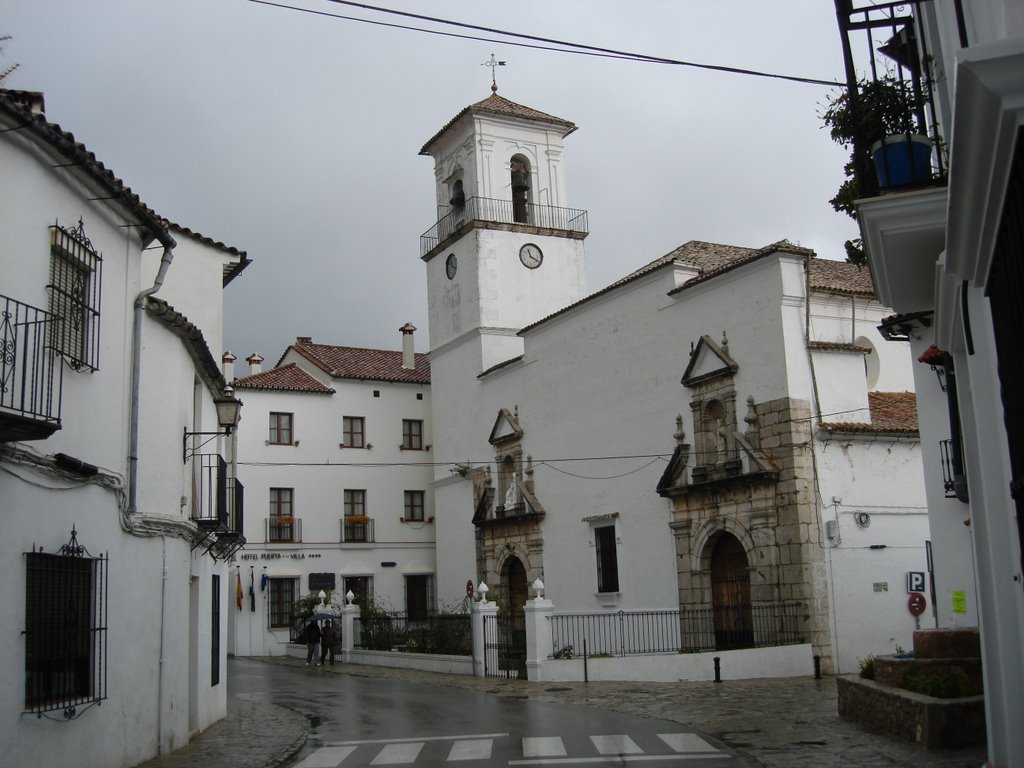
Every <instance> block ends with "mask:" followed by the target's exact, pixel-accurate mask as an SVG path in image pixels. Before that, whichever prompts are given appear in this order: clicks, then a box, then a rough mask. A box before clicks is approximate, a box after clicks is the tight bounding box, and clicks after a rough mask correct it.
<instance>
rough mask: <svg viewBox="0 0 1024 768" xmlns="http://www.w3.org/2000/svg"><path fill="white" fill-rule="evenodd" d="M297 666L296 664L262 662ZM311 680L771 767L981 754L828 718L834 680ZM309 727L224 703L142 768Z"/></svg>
mask: <svg viewBox="0 0 1024 768" xmlns="http://www.w3.org/2000/svg"><path fill="white" fill-rule="evenodd" d="M260 661H263V662H265V663H268V664H279V665H285V666H294V667H297V668H301V667H303V666H304V665H303V662H302V661H301V660H300V659H292V658H287V657H280V656H278V657H273V658H265V659H260ZM305 674H310V675H353V676H360V677H372V678H388V679H397V680H406V681H409V682H417V683H429V684H431V685H435V686H449V687H458V688H465V689H470V690H476V691H483V692H485V693H490V694H493V695H496V696H508V697H513V698H521V699H534V700H538V701H554V702H561V703H567V704H576V705H579V706H584V707H594V708H598V709H605V710H611V711H615V712H623V713H627V714H631V715H640V716H643V717H655V718H660V719H663V720H670V721H673V722H677V723H680V724H683V725H687V726H691V727H693V728H695V729H697V730H700V731H704V732H706V733H708V734H710V735H711V736H714V737H715V738H717V739H719V740H721V741H722V742H724V743H725V744H727V745H729V746H730V747H733V748H734V749H737V750H739V751H741V752H743V753H745V754H746V755H748V756H751V757H753V758H754V759H755V760H757V761H758V762H760V763H761V764H762V765H764V766H768V767H770V768H810V767H811V766H813V767H814V768H820V767H822V766H865V768H910V767H911V766H913V767H914V768H980V766H982V765H983V764H984V762H985V750H984V748H983V747H980V746H979V747H974V748H968V749H962V750H956V751H950V752H929V751H927V750H925V749H924V748H923V747H920V746H918V745H915V744H908V743H905V742H900V741H896V740H894V739H891V738H890V737H888V736H885V735H881V734H877V733H873V732H871V731H868V730H866V729H865V728H862V727H861V726H859V725H857V724H854V723H850V722H847V721H845V720H842V719H840V718H839V716H838V715H837V714H836V682H835V678H832V677H826V678H824V679H822V680H814V679H813V678H810V677H807V678H782V679H780V678H777V679H769V680H733V681H730V680H726V681H723V682H721V683H636V682H633V683H628V682H594V683H531V682H526V681H519V680H499V679H494V678H479V677H467V676H462V675H442V674H437V673H431V672H418V671H413V670H400V669H387V668H383V667H369V666H362V665H355V664H339V665H337V666H333V667H320V668H313V669H310V670H305ZM308 732H309V725H308V723H307V722H306V721H305V720H304V718H302V717H301V716H299V715H298V714H297V713H295V712H292V711H290V710H288V709H285V708H283V707H279V706H270V707H268V706H266V705H258V706H257V705H254V704H252V703H249V702H246V701H243V700H240V699H238V698H236V697H231V698H230V700H229V704H228V716H227V717H226V718H225V719H224V720H222V721H221V722H219V723H216V724H215V725H213V726H212V727H211V728H209V729H208V730H207V731H205V732H204V733H203V734H201V735H200V736H199V737H197V738H195V739H193V741H192V743H191V744H190V745H189V746H188V747H186V748H184V749H182V750H179V751H178V752H175V753H174V754H173V755H168V756H165V757H161V758H157V759H155V760H151V761H149V762H147V763H143V765H142V767H141V768H199V766H217V768H243V767H244V768H274V767H275V766H279V765H283V764H285V763H286V762H287V761H288V760H289V759H290V758H291V757H293V756H294V755H295V754H296V753H297V751H298V750H299V749H300V748H301V746H302V744H303V742H304V741H305V738H306V735H307V733H308Z"/></svg>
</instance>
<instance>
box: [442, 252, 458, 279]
mask: <svg viewBox="0 0 1024 768" xmlns="http://www.w3.org/2000/svg"><path fill="white" fill-rule="evenodd" d="M458 271H459V260H458V259H457V258H456V257H455V254H454V253H450V254H448V259H447V260H446V261H445V263H444V273H445V274H446V275H448V279H449V280H451V279H453V278H454V277H455V273H456V272H458Z"/></svg>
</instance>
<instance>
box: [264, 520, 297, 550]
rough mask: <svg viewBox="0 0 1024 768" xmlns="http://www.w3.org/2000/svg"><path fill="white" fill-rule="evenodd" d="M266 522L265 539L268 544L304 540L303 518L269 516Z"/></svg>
mask: <svg viewBox="0 0 1024 768" xmlns="http://www.w3.org/2000/svg"><path fill="white" fill-rule="evenodd" d="M264 524H265V526H266V528H265V530H264V539H265V541H266V542H267V543H268V544H292V543H295V542H300V541H302V520H301V519H299V518H297V517H268V518H266V519H265V520H264Z"/></svg>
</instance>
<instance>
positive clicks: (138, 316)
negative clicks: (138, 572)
mask: <svg viewBox="0 0 1024 768" xmlns="http://www.w3.org/2000/svg"><path fill="white" fill-rule="evenodd" d="M155 231H156V238H157V239H158V240H159V241H160V243H161V245H163V247H164V253H163V257H162V258H161V259H160V267H159V268H158V269H157V273H156V279H155V280H154V281H153V285H152V286H150V287H149V288H147V289H145V290H144V291H141V292H140V293H139V295H138V296H137V297H136V298H135V312H134V320H133V323H132V380H131V410H130V415H129V422H128V516H127V517H128V519H127V521H126V522H127V523H128V525H129V526H131V524H132V521H133V518H134V516H135V514H136V513H137V512H138V492H137V486H138V475H139V379H140V374H141V369H142V316H143V314H144V313H145V311H146V299H147V298H148V297H150V296H152V295H153V294H154V293H156V292H157V291H159V290H160V288H161V286H163V284H164V277H166V276H167V270H168V269H170V266H171V262H172V261H173V260H174V252H173V249H174V247H175V246H176V245H177V243H175V242H174V238H173V237H171V235H170V233H168V232H167V230H166V229H164V228H163V227H160V226H158V227H157V228H156V230H155ZM129 530H130V527H129ZM160 542H161V553H162V554H161V571H162V575H161V582H160V659H159V668H158V670H157V694H156V710H157V715H156V717H157V720H156V751H157V754H158V755H159V754H161V753H162V752H163V742H164V734H163V730H164V716H163V715H164V713H163V698H164V633H165V632H166V625H167V616H166V594H167V538H166V537H165V536H161V537H160Z"/></svg>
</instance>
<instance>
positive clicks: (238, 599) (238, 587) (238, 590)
mask: <svg viewBox="0 0 1024 768" xmlns="http://www.w3.org/2000/svg"><path fill="white" fill-rule="evenodd" d="M236 578H237V581H236V582H235V605H237V606H238V610H242V597H243V594H242V573H241V571H238V572H237V573H236Z"/></svg>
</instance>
